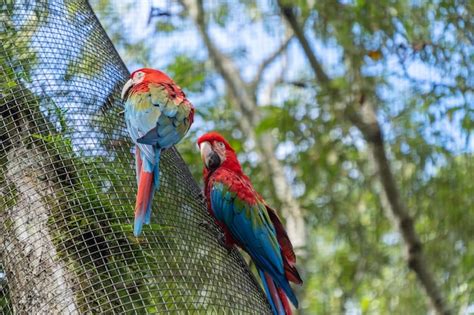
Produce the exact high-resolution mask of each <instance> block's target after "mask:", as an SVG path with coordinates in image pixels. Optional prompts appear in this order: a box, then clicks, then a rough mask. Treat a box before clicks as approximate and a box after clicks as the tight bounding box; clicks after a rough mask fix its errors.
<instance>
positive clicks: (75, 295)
mask: <svg viewBox="0 0 474 315" xmlns="http://www.w3.org/2000/svg"><path fill="white" fill-rule="evenodd" d="M3 1H4V2H3V3H1V4H0V42H1V47H0V76H1V78H0V140H1V146H0V209H1V211H0V218H1V222H0V250H1V251H0V313H2V314H9V313H18V314H20V313H21V314H23V313H24V314H32V313H45V314H55V313H94V314H95V313H111V312H114V313H145V312H149V313H157V312H167V311H172V312H173V311H178V312H183V313H187V312H193V313H194V312H196V313H224V312H226V313H259V314H261V313H265V312H268V311H269V306H268V304H267V302H266V299H265V297H264V295H263V293H262V291H261V290H260V288H259V285H258V283H257V282H256V281H255V278H253V276H252V275H251V273H250V272H249V271H248V268H247V266H246V264H245V262H244V260H243V259H242V257H241V256H240V255H239V254H238V252H237V251H236V250H233V251H232V252H231V253H228V252H227V251H226V250H225V249H224V248H223V247H222V246H220V245H219V242H218V241H217V239H218V235H219V231H218V229H217V228H216V227H215V225H214V224H213V222H212V220H211V219H210V217H209V216H208V215H207V211H206V208H205V204H204V202H203V200H202V196H201V194H200V189H199V187H198V185H197V184H196V183H195V182H194V181H193V179H192V177H191V175H190V173H189V171H188V169H187V167H186V165H185V164H184V162H183V160H182V159H181V158H180V156H179V154H178V153H177V151H175V150H174V149H173V150H168V151H167V152H166V153H165V154H164V156H163V159H162V162H161V171H162V184H161V188H160V191H159V192H158V194H157V195H156V196H155V201H154V205H153V209H154V211H153V217H152V224H151V225H150V226H147V227H145V229H144V232H143V236H142V237H141V238H138V239H137V238H134V237H133V234H132V228H131V223H132V217H133V204H134V199H135V191H136V183H135V175H134V165H133V154H132V152H131V143H130V141H129V139H128V135H127V133H126V130H125V124H124V119H123V117H122V110H123V107H122V106H123V105H122V103H121V101H120V100H119V90H120V88H121V85H122V84H123V82H124V81H125V79H126V78H127V77H128V72H127V70H126V68H125V67H124V65H123V63H122V61H121V59H120V58H119V56H118V55H117V53H116V51H115V49H114V47H113V45H112V44H111V42H110V41H109V39H108V38H107V36H106V34H105V32H104V30H103V29H102V27H101V26H100V24H99V23H98V21H97V19H96V17H95V15H94V13H93V12H92V10H91V8H90V6H89V5H88V3H87V2H86V1H85V0H84V1H81V0H76V1H61V0H54V1H53V0H52V1H27V2H21V1H9V0H3Z"/></svg>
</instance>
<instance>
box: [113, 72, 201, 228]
mask: <svg viewBox="0 0 474 315" xmlns="http://www.w3.org/2000/svg"><path fill="white" fill-rule="evenodd" d="M122 99H123V100H124V101H125V120H126V123H127V129H128V132H129V134H130V137H131V138H132V141H133V142H134V143H135V162H136V163H135V165H136V174H137V183H138V192H137V199H136V204H135V221H134V227H133V234H134V235H135V236H139V235H140V233H141V231H142V226H143V223H146V224H149V223H150V216H151V203H152V200H153V194H154V192H155V190H156V189H159V186H160V169H159V167H160V155H161V151H162V150H164V149H168V148H170V147H172V146H173V145H175V144H176V143H178V142H179V141H180V140H181V139H182V138H183V137H184V135H185V134H186V132H187V131H188V130H189V127H190V126H191V124H192V123H193V118H194V107H193V105H192V104H191V103H190V102H189V101H188V100H187V99H186V96H185V95H184V93H183V91H182V90H181V88H180V87H179V86H178V85H176V83H174V81H173V80H171V79H170V78H169V77H168V76H167V75H166V74H164V73H163V72H161V71H159V70H154V69H147V68H144V69H139V70H137V71H135V72H133V73H132V74H131V76H130V80H128V81H127V82H126V83H125V85H124V87H123V89H122Z"/></svg>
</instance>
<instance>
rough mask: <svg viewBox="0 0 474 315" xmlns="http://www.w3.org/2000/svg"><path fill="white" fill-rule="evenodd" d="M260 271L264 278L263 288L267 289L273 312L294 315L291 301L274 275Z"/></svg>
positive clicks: (277, 314)
mask: <svg viewBox="0 0 474 315" xmlns="http://www.w3.org/2000/svg"><path fill="white" fill-rule="evenodd" d="M259 273H260V278H261V279H262V283H263V288H264V289H265V293H266V294H267V298H268V301H269V302H270V305H271V307H272V311H273V314H274V315H292V314H293V313H292V311H291V307H290V303H289V302H288V298H287V297H286V294H285V292H283V290H282V289H281V288H279V287H278V286H276V284H275V282H274V281H273V279H272V277H271V276H270V275H269V274H268V273H266V272H264V271H262V270H259Z"/></svg>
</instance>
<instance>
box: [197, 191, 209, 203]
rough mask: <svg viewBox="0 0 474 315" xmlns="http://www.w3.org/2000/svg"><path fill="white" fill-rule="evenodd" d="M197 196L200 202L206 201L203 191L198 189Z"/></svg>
mask: <svg viewBox="0 0 474 315" xmlns="http://www.w3.org/2000/svg"><path fill="white" fill-rule="evenodd" d="M198 198H199V199H200V200H201V201H202V202H204V203H206V202H207V200H206V196H204V192H203V191H200V192H199V195H198Z"/></svg>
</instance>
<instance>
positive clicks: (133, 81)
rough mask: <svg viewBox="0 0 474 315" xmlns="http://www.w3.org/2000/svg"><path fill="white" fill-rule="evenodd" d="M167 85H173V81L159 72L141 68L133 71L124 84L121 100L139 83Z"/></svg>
mask: <svg viewBox="0 0 474 315" xmlns="http://www.w3.org/2000/svg"><path fill="white" fill-rule="evenodd" d="M150 82H154V83H168V84H173V85H175V83H174V81H173V80H172V79H171V78H170V77H169V76H167V75H166V74H165V73H164V72H161V71H160V70H155V69H150V68H143V69H138V70H136V71H134V72H133V73H132V74H131V75H130V79H129V80H128V81H127V82H126V83H125V85H124V86H123V88H122V95H121V96H122V99H125V97H126V96H128V94H129V92H130V90H132V89H133V88H134V87H136V86H139V85H141V83H150Z"/></svg>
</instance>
